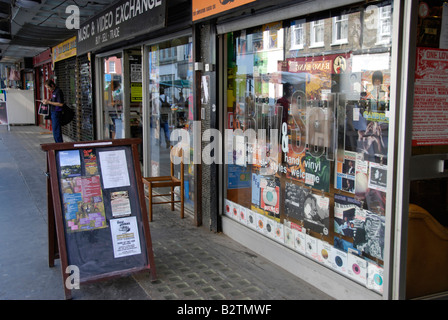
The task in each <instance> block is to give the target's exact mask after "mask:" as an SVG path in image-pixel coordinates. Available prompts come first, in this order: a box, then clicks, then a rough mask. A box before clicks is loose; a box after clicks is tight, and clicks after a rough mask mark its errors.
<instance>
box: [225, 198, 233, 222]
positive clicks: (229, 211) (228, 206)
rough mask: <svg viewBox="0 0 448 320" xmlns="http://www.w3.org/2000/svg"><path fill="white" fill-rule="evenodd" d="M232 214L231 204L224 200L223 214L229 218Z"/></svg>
mask: <svg viewBox="0 0 448 320" xmlns="http://www.w3.org/2000/svg"><path fill="white" fill-rule="evenodd" d="M232 212H233V202H232V201H230V200H227V199H225V201H224V214H225V215H226V216H228V217H229V218H232Z"/></svg>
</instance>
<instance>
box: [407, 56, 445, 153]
mask: <svg viewBox="0 0 448 320" xmlns="http://www.w3.org/2000/svg"><path fill="white" fill-rule="evenodd" d="M446 70H448V50H443V49H433V48H417V63H416V70H415V87H414V112H413V127H412V145H413V146H428V145H447V144H448V131H447V130H446V124H447V123H448V104H447V101H448V73H447V72H446Z"/></svg>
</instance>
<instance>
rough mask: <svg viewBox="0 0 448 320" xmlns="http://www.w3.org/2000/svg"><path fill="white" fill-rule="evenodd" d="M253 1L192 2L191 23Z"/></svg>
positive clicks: (196, 0) (205, 0)
mask: <svg viewBox="0 0 448 320" xmlns="http://www.w3.org/2000/svg"><path fill="white" fill-rule="evenodd" d="M255 1H256V0H193V2H192V6H193V7H192V10H191V12H192V19H193V21H196V20H200V19H203V18H206V17H210V16H212V15H215V14H217V13H221V12H224V11H228V10H230V9H233V8H237V7H240V6H242V5H245V4H248V3H251V2H255Z"/></svg>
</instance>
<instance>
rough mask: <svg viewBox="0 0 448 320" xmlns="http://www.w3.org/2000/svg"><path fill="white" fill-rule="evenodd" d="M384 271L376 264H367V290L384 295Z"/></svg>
mask: <svg viewBox="0 0 448 320" xmlns="http://www.w3.org/2000/svg"><path fill="white" fill-rule="evenodd" d="M383 283H384V269H383V268H382V267H380V266H378V265H376V264H374V263H371V262H368V264H367V288H369V289H370V290H373V291H376V292H378V293H381V294H382V293H383Z"/></svg>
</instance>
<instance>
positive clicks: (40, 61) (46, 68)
mask: <svg viewBox="0 0 448 320" xmlns="http://www.w3.org/2000/svg"><path fill="white" fill-rule="evenodd" d="M52 65H53V63H52V60H51V49H48V50H46V51H44V52H42V53H41V54H39V55H37V56H35V57H33V66H34V76H35V80H34V82H35V84H36V85H35V88H34V90H35V94H36V100H43V99H47V98H48V97H49V96H48V95H49V93H48V90H46V89H45V81H47V80H48V79H51V78H52V77H53V68H52ZM39 105H40V102H39V101H36V106H35V107H36V110H39V109H38V108H39ZM36 114H37V121H36V123H37V124H38V125H39V126H42V127H43V128H45V129H51V121H50V120H47V119H45V117H44V116H43V115H40V114H39V113H37V112H36Z"/></svg>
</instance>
